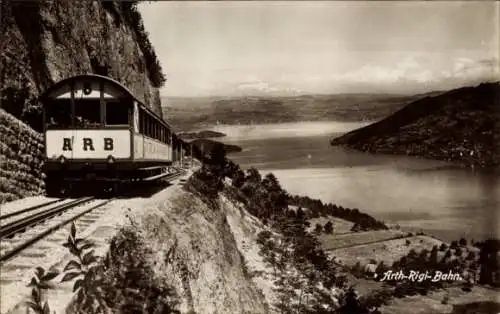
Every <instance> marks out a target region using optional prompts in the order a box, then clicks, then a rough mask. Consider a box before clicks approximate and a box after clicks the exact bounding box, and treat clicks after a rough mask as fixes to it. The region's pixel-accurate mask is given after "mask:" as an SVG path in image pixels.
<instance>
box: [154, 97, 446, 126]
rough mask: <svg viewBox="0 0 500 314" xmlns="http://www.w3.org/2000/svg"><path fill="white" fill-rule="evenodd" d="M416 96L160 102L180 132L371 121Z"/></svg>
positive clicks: (218, 98) (167, 100) (248, 98)
mask: <svg viewBox="0 0 500 314" xmlns="http://www.w3.org/2000/svg"><path fill="white" fill-rule="evenodd" d="M440 93H442V92H431V93H426V94H419V95H410V96H408V95H397V94H337V95H298V96H245V97H199V98H182V97H168V98H166V97H165V98H163V99H162V104H163V115H164V118H166V120H167V121H168V122H169V123H171V124H173V125H174V126H175V127H177V128H179V129H180V130H183V131H188V130H193V129H200V128H203V127H206V126H210V125H214V124H218V123H221V124H260V123H280V122H298V121H366V120H368V121H373V120H378V119H381V118H383V117H386V116H388V115H390V114H391V113H393V112H395V111H397V110H399V109H400V108H402V107H403V106H405V105H406V104H408V103H409V102H412V101H414V100H417V99H419V98H423V97H427V96H430V95H437V94H440Z"/></svg>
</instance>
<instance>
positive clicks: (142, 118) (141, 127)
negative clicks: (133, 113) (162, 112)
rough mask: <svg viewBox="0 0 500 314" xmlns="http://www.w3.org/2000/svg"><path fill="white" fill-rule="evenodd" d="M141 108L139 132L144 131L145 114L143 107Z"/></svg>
mask: <svg viewBox="0 0 500 314" xmlns="http://www.w3.org/2000/svg"><path fill="white" fill-rule="evenodd" d="M138 110H139V133H143V132H144V114H143V113H142V110H141V109H138Z"/></svg>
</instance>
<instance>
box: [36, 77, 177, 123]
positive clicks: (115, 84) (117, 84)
mask: <svg viewBox="0 0 500 314" xmlns="http://www.w3.org/2000/svg"><path fill="white" fill-rule="evenodd" d="M79 81H80V82H83V81H94V82H95V81H99V82H106V83H108V84H110V85H111V86H113V87H114V88H116V89H118V90H119V91H120V92H121V93H123V94H125V95H126V97H128V98H131V99H133V100H135V101H136V102H137V103H138V104H139V105H140V106H141V107H142V108H143V109H144V110H145V111H147V112H148V114H150V115H152V116H154V117H155V118H156V119H158V120H160V122H161V123H163V124H165V125H166V126H167V127H168V128H169V129H170V130H172V131H174V128H173V127H172V126H171V125H170V124H168V123H167V122H166V121H165V120H164V119H163V118H162V117H160V116H159V115H158V114H156V113H155V112H154V111H153V110H151V108H149V107H148V106H146V105H145V104H144V103H143V102H142V101H141V100H139V99H138V98H137V97H136V96H135V95H134V94H133V93H132V92H131V91H130V89H128V88H127V87H126V86H125V85H123V84H122V83H120V82H118V81H117V80H115V79H112V78H110V77H108V76H103V75H99V74H92V73H88V74H80V75H75V76H71V77H67V78H65V79H63V80H60V81H59V82H57V83H55V84H54V85H52V86H51V87H49V88H48V89H47V90H46V91H45V92H43V93H42V94H41V95H40V97H39V99H40V100H41V101H42V103H43V102H44V101H46V100H48V99H50V98H51V95H53V94H54V93H55V92H57V91H58V90H61V89H64V87H65V86H70V85H72V84H73V83H74V82H79Z"/></svg>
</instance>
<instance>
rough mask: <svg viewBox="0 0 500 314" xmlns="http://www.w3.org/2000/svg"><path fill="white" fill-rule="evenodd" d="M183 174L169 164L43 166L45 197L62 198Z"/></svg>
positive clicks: (112, 189)
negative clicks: (73, 194)
mask: <svg viewBox="0 0 500 314" xmlns="http://www.w3.org/2000/svg"><path fill="white" fill-rule="evenodd" d="M181 173H182V169H181V168H180V167H174V166H172V164H171V163H123V164H114V165H109V164H96V163H92V164H91V163H88V164H83V165H78V164H68V165H64V166H61V165H54V164H52V165H50V164H48V165H47V166H46V170H45V174H46V178H45V189H46V193H47V196H53V197H61V196H65V195H68V194H72V193H73V192H75V191H79V192H87V193H90V194H96V193H119V192H121V191H124V190H126V189H130V188H134V187H137V186H145V185H147V184H154V183H156V182H158V181H160V180H168V179H174V178H175V177H177V176H178V175H180V174H181Z"/></svg>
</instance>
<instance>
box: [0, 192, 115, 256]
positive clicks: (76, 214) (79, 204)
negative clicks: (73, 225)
mask: <svg viewBox="0 0 500 314" xmlns="http://www.w3.org/2000/svg"><path fill="white" fill-rule="evenodd" d="M111 200H112V199H108V200H97V199H96V198H95V197H93V196H90V197H82V198H79V199H76V200H64V199H62V200H56V201H51V202H48V203H44V204H40V205H37V206H32V207H30V208H26V209H23V210H20V211H16V212H14V213H10V214H8V215H5V216H2V217H1V219H0V222H1V226H0V241H1V242H2V246H3V247H2V248H1V250H0V252H1V253H0V262H1V263H3V262H5V261H7V260H9V259H11V258H13V257H14V256H16V255H18V254H20V253H21V252H22V251H23V250H25V249H26V248H28V247H30V246H31V245H33V244H34V243H36V242H37V241H39V240H41V239H43V238H44V237H46V236H48V235H49V234H51V233H53V232H54V231H56V230H58V229H60V228H61V227H63V226H65V225H67V224H69V223H70V222H72V221H74V220H76V219H78V218H80V217H81V216H83V215H85V214H88V213H90V212H91V211H93V210H94V209H96V208H99V207H102V206H104V205H105V204H107V203H109V202H110V201H111ZM54 204H55V205H54ZM50 205H54V206H50ZM32 212H34V213H32ZM15 238H19V239H15Z"/></svg>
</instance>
